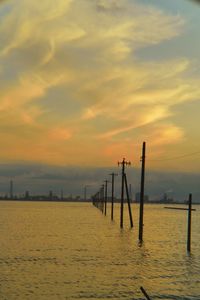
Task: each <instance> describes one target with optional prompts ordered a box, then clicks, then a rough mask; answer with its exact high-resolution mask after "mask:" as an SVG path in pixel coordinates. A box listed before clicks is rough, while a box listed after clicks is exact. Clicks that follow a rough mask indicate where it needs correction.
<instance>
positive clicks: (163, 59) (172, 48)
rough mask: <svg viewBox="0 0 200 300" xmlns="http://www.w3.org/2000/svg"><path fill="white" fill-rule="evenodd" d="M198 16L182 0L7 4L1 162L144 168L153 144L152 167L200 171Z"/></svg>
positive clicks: (0, 26)
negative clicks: (142, 163)
mask: <svg viewBox="0 0 200 300" xmlns="http://www.w3.org/2000/svg"><path fill="white" fill-rule="evenodd" d="M199 16H200V6H198V5H197V4H195V2H192V1H184V0H167V1H166V0H148V1H147V0H146V1H145V0H138V1H136V0H57V1H54V0H42V1H38V0H7V1H0V103H1V105H0V139H1V146H0V163H1V164H16V163H31V164H47V165H57V166H85V167H86V166H93V167H95V166H97V167H105V166H112V165H116V162H117V161H118V160H119V159H121V158H122V157H126V158H127V159H129V160H131V161H132V163H133V165H134V166H136V167H139V166H140V153H141V144H142V142H143V141H146V142H147V160H148V162H147V163H148V166H149V168H150V169H152V170H159V169H160V168H162V170H163V169H164V170H167V171H184V172H193V173H196V172H199V170H200V131H199V118H200V117H199V112H200V101H199V99H200V36H199V28H200V17H199ZM197 152H199V153H197ZM191 153H194V154H193V155H191V156H186V157H184V158H180V159H179V158H178V159H175V158H176V157H179V156H184V155H187V154H191ZM171 158H172V159H171ZM173 158H174V159H173ZM168 159H169V160H168Z"/></svg>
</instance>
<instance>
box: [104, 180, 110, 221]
mask: <svg viewBox="0 0 200 300" xmlns="http://www.w3.org/2000/svg"><path fill="white" fill-rule="evenodd" d="M104 182H105V198H104V199H105V201H104V202H105V210H104V214H105V216H106V213H107V201H108V182H109V181H108V180H105V181H104Z"/></svg>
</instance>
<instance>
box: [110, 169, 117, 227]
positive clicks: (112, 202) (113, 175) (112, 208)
mask: <svg viewBox="0 0 200 300" xmlns="http://www.w3.org/2000/svg"><path fill="white" fill-rule="evenodd" d="M110 175H111V176H112V194H111V220H112V221H113V215H114V184H115V183H114V182H115V176H117V175H118V174H115V173H112V174H110Z"/></svg>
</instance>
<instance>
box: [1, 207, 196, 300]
mask: <svg viewBox="0 0 200 300" xmlns="http://www.w3.org/2000/svg"><path fill="white" fill-rule="evenodd" d="M108 212H110V208H109V207H108ZM133 217H134V225H135V226H134V228H133V229H129V222H128V214H127V216H125V220H126V222H127V223H126V224H125V228H124V230H120V228H119V207H117V209H115V221H114V222H111V221H110V218H109V217H108V216H107V217H105V216H103V215H102V214H101V212H100V211H98V210H97V209H96V208H95V207H93V206H92V205H91V204H76V203H50V202H48V203H42V202H41V203H36V202H35V203H34V202H29V203H24V202H0V299H2V300H12V299H13V300H19V299H20V300H23V299H35V300H36V299H37V300H38V299H49V300H50V299H52V300H53V299H93V300H95V299H112V300H114V299H129V300H131V299H144V296H143V295H142V294H141V291H140V289H139V288H140V286H144V287H145V289H146V290H147V291H148V293H149V294H150V295H151V296H152V298H153V299H164V300H167V299H179V300H180V299H181V300H182V299H187V300H189V299H198V300H199V299H200V273H199V270H200V251H199V250H200V233H199V228H200V226H199V225H200V210H199V207H197V211H196V212H194V213H193V216H192V222H193V224H192V254H191V255H188V254H187V252H186V228H187V224H186V221H187V215H186V212H183V211H173V210H165V209H164V208H163V206H162V205H146V206H145V216H144V223H145V226H144V240H145V242H144V244H143V246H142V247H140V246H139V245H138V207H137V206H136V205H133Z"/></svg>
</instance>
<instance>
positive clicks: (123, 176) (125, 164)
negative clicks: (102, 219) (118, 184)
mask: <svg viewBox="0 0 200 300" xmlns="http://www.w3.org/2000/svg"><path fill="white" fill-rule="evenodd" d="M130 164H131V163H130V161H129V162H128V161H126V160H125V158H123V160H122V161H121V162H118V166H120V165H121V166H122V188H121V207H120V227H121V228H123V223H124V178H125V166H130Z"/></svg>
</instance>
